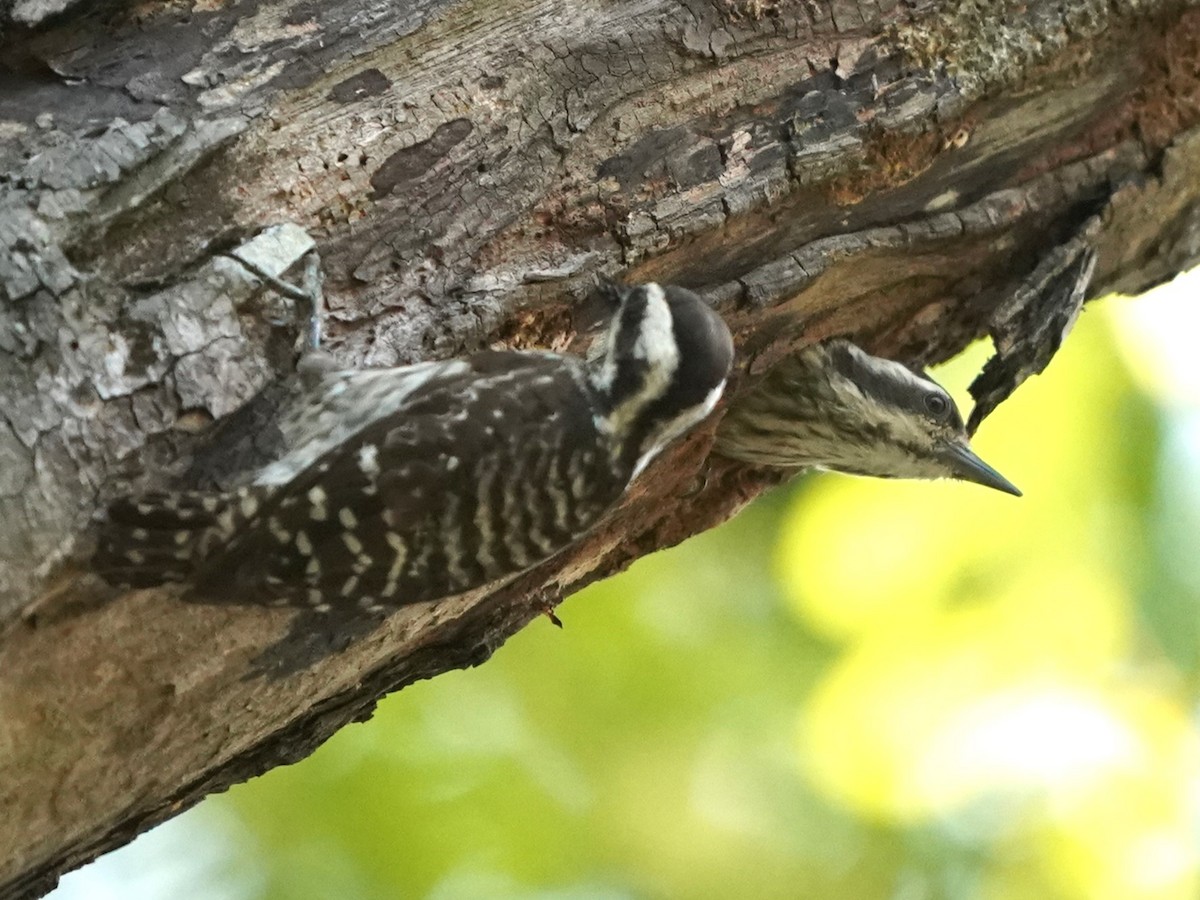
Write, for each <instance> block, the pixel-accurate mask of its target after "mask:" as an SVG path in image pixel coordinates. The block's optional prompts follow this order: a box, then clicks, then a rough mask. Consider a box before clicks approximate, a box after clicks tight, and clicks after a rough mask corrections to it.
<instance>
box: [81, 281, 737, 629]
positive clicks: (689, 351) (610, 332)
mask: <svg viewBox="0 0 1200 900" xmlns="http://www.w3.org/2000/svg"><path fill="white" fill-rule="evenodd" d="M607 290H608V291H609V293H610V294H611V296H612V300H613V301H614V302H615V311H614V312H613V314H612V316H611V319H610V321H609V323H608V327H607V330H606V332H605V334H604V335H603V337H602V339H601V340H599V341H598V342H597V344H598V350H597V351H596V352H595V353H593V354H590V355H589V356H588V357H587V358H584V357H579V356H573V355H564V354H558V353H552V352H548V351H538V350H526V351H516V350H485V351H481V352H478V353H475V354H473V355H470V356H467V357H464V358H459V359H452V360H447V361H441V362H427V363H419V364H416V365H411V366H404V367H398V368H383V369H352V370H339V371H328V372H324V373H322V374H320V375H319V376H317V377H316V379H315V381H314V383H312V384H311V386H310V387H309V389H308V393H307V394H306V396H305V397H304V399H303V401H302V402H300V403H299V404H298V405H297V406H296V408H295V411H294V412H293V413H292V414H290V415H289V416H287V417H284V420H283V421H282V423H281V426H280V427H281V431H282V433H283V434H284V435H285V438H286V441H285V445H286V446H287V448H288V449H287V450H286V452H284V453H283V454H282V455H280V456H279V458H277V459H275V460H274V461H272V462H270V463H269V464H267V465H265V466H263V467H262V468H261V469H259V470H258V471H257V472H255V473H254V475H253V477H252V478H251V479H249V483H248V484H246V485H245V486H243V487H240V488H237V489H235V490H231V491H228V492H204V491H191V492H159V493H155V494H144V495H141V496H129V497H121V498H118V499H116V500H115V501H113V502H112V503H111V504H110V505H109V507H108V510H107V515H106V517H105V519H104V521H103V523H102V525H101V529H100V536H99V540H98V545H97V551H96V554H95V556H94V560H95V568H96V571H97V572H99V573H100V574H101V575H102V576H103V577H104V578H106V579H107V580H108V581H110V582H112V583H114V584H119V585H123V586H128V587H148V586H153V585H159V584H165V583H176V582H177V583H184V584H186V585H187V586H188V592H189V593H188V595H189V596H191V597H195V598H197V599H199V600H204V601H209V602H234V603H255V604H265V605H276V606H298V607H302V608H307V609H311V610H316V611H317V612H322V613H324V612H331V611H336V610H338V609H341V608H350V607H353V608H355V609H358V610H367V611H369V612H372V613H378V612H386V611H388V610H390V609H391V608H394V607H396V606H400V605H404V604H410V603H418V602H423V601H429V600H436V599H440V598H443V597H446V596H449V595H453V594H458V593H462V592H464V591H467V590H469V589H471V588H474V587H477V586H480V585H483V584H487V583H491V582H493V581H497V580H499V579H502V578H505V577H506V576H511V575H515V574H517V573H519V572H522V571H524V570H526V569H528V568H530V567H532V566H534V565H536V564H537V563H539V562H542V561H543V560H546V559H548V558H550V557H551V556H553V555H554V554H556V553H558V552H559V551H561V550H562V549H564V548H565V547H567V546H569V545H570V544H572V543H573V542H574V541H576V540H578V539H579V538H580V537H581V536H583V535H584V534H585V533H587V532H588V531H589V530H590V529H591V528H593V527H594V526H595V525H596V524H597V523H598V522H599V521H600V520H601V519H602V518H603V517H604V516H605V514H606V513H608V512H609V511H610V510H611V509H613V508H614V507H615V506H616V505H617V504H618V503H619V501H620V500H621V497H622V495H623V494H624V492H625V490H626V488H627V487H628V485H629V484H630V483H631V482H632V481H633V479H635V478H636V477H637V476H638V475H639V474H640V473H641V472H643V471H644V470H645V468H646V466H647V465H648V464H649V463H650V461H651V460H652V459H654V457H655V456H656V455H657V454H658V453H660V452H661V451H662V450H663V449H664V448H665V447H667V446H668V445H670V444H671V443H672V442H673V441H675V440H677V439H678V438H680V437H681V436H682V435H684V434H685V433H686V432H687V431H688V430H690V429H691V428H692V427H694V426H695V425H697V424H698V423H699V422H700V421H702V420H703V419H705V418H706V417H707V416H708V415H709V414H710V413H712V411H713V409H714V407H715V406H716V404H717V401H718V400H719V398H720V396H721V394H722V391H723V390H724V388H725V384H726V381H727V379H728V376H729V372H730V368H731V366H732V361H733V355H734V348H733V340H732V337H731V335H730V332H729V328H728V327H727V326H726V324H725V322H724V321H723V320H722V318H721V317H720V315H719V314H718V313H716V312H715V311H714V310H713V309H712V308H710V307H709V306H708V305H707V304H706V303H705V301H704V300H703V299H701V298H700V297H699V296H698V295H696V294H695V293H693V292H692V291H689V290H686V289H684V288H681V287H677V286H674V285H659V284H654V283H650V284H642V285H635V286H617V285H612V286H610V287H609V288H608V289H607Z"/></svg>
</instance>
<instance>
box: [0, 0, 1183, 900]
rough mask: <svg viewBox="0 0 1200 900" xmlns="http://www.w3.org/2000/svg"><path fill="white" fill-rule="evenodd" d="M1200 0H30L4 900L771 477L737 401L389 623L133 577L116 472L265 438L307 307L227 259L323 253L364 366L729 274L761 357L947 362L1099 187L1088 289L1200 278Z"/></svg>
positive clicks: (7, 656)
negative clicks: (574, 513)
mask: <svg viewBox="0 0 1200 900" xmlns="http://www.w3.org/2000/svg"><path fill="white" fill-rule="evenodd" d="M1194 6H1195V4H1192V3H1180V2H1168V0H1058V2H1051V0H1025V2H1022V3H1019V4H1018V3H1011V4H1010V3H991V2H984V0H966V2H960V0H953V2H952V0H906V2H901V0H873V2H852V0H688V2H685V3H666V2H662V0H630V2H620V3H613V2H606V3H603V4H594V5H587V4H582V5H581V4H561V3H555V2H549V0H542V2H538V0H529V2H523V3H522V2H518V3H509V4H483V3H472V2H465V0H425V2H410V3H375V4H372V3H369V2H365V0H350V2H346V3H338V4H325V3H313V2H308V0H297V2H269V0H262V2H256V0H249V2H247V3H241V4H237V5H235V6H227V5H223V4H221V3H205V4H196V5H195V6H193V7H190V8H186V7H181V6H179V5H157V4H142V5H140V6H137V7H126V6H125V5H123V4H119V3H118V4H106V5H95V4H90V3H84V2H81V0H0V521H3V527H0V628H2V629H3V631H2V636H0V720H2V721H3V722H4V723H5V728H4V730H3V732H0V771H3V772H4V773H5V774H4V777H3V779H0V808H3V809H4V810H5V813H6V814H5V816H4V817H3V820H2V821H0V847H3V848H4V849H5V851H6V852H5V853H3V854H2V855H0V897H25V896H34V895H37V894H39V893H40V892H42V891H44V890H46V889H47V888H49V887H50V886H51V885H53V884H54V882H55V881H56V879H57V877H58V875H59V874H61V873H62V872H63V871H65V870H67V869H70V868H72V867H74V866H77V865H79V864H81V863H82V862H85V861H86V860H88V859H90V858H92V857H94V856H95V855H97V854H98V853H102V852H104V851H105V850H108V849H111V848H112V847H115V846H118V845H119V844H121V843H123V842H125V841H126V840H128V839H129V838H131V837H132V836H133V835H135V834H136V833H138V832H139V831H141V830H144V829H145V828H147V827H149V826H150V825H152V824H154V823H156V822H158V821H161V820H163V819H165V818H167V817H169V816H171V815H173V814H175V813H176V812H178V811H180V810H181V809H183V808H186V807H187V806H189V805H191V804H192V803H195V802H196V801H197V800H199V799H200V798H201V797H203V796H204V795H205V794H207V793H209V792H211V791H215V790H222V789H224V788H225V787H227V786H228V785H230V784H232V783H235V782H238V781H242V780H244V779H246V778H248V777H250V776H252V775H254V774H257V773H259V772H262V771H264V770H266V769H268V768H270V767H272V766H274V765H278V764H281V763H286V762H291V761H294V760H296V759H299V758H302V757H303V756H305V755H306V754H308V753H309V752H311V751H312V749H313V748H315V747H316V746H317V745H318V744H320V743H321V742H322V741H323V740H325V739H326V738H327V737H328V736H329V735H330V734H331V733H333V731H335V730H336V729H337V728H339V727H340V726H341V725H343V724H345V723H346V722H349V721H352V720H355V719H361V718H364V717H367V716H369V715H370V713H371V710H372V708H373V705H374V703H375V701H376V699H377V698H378V697H380V696H382V695H383V694H385V693H387V692H388V691H391V690H395V689H397V688H399V687H401V686H403V685H405V684H407V683H410V682H412V681H413V680H416V679H419V678H425V677H430V676H432V675H436V674H438V673H439V672H442V671H446V670H447V669H450V668H454V667H459V666H466V665H474V664H478V663H479V662H481V661H483V660H485V659H486V658H487V657H488V656H489V655H490V653H491V652H492V651H493V650H494V649H495V648H496V647H497V646H498V645H499V644H500V643H501V642H503V640H504V639H505V638H506V637H507V636H509V635H511V634H512V633H513V632H514V631H516V630H517V629H518V628H520V627H521V626H522V625H524V624H526V623H527V622H528V621H530V620H531V619H532V618H533V617H535V616H537V615H538V614H539V613H540V612H542V611H543V610H545V609H547V608H549V607H550V606H552V605H553V604H555V603H557V602H558V600H559V599H560V598H561V597H562V596H563V594H564V593H566V592H569V591H572V590H575V589H577V588H579V587H581V586H583V585H584V584H586V583H587V582H589V581H591V580H593V579H595V578H598V577H602V576H604V575H607V574H609V573H611V572H614V571H617V570H619V569H621V568H623V567H625V566H626V565H628V564H629V563H630V562H632V561H633V560H634V559H636V558H637V557H638V556H640V555H642V554H644V553H647V552H650V551H652V550H654V549H657V548H659V547H663V546H668V545H670V544H673V543H676V542H678V541H680V540H683V539H684V538H686V537H687V536H689V535H691V534H694V533H696V532H697V531H700V530H703V529H704V528H707V527H710V526H712V525H714V524H716V523H718V522H720V521H722V520H724V519H725V518H727V517H728V516H730V515H732V514H733V513H734V512H736V511H737V510H738V509H739V508H741V506H742V505H744V504H745V503H746V502H748V501H749V500H750V499H751V498H752V497H754V496H755V495H756V494H757V493H759V492H760V491H762V490H763V489H764V488H766V487H767V486H769V484H771V483H774V481H775V480H776V479H777V477H778V476H774V475H770V474H764V473H760V472H754V471H751V470H747V469H743V468H740V467H738V466H735V465H733V464H730V463H728V462H726V461H723V460H721V459H719V458H716V457H713V458H709V457H708V452H707V451H708V447H709V445H710V443H711V432H712V428H713V423H709V424H708V425H707V426H706V428H705V429H702V431H701V432H700V433H698V434H695V435H693V436H692V437H690V438H689V439H688V440H686V441H685V442H683V444H682V445H681V446H679V447H678V448H676V449H675V450H674V451H673V452H671V453H669V454H667V457H666V458H665V459H662V460H660V461H659V462H658V463H657V464H656V465H655V466H653V467H652V469H651V471H650V472H649V473H647V474H646V475H645V476H644V477H643V478H641V479H639V481H638V482H637V484H635V485H634V486H633V488H632V490H631V491H630V493H629V496H628V497H627V499H626V502H625V503H624V504H623V505H622V507H621V509H620V510H618V511H617V512H616V513H614V514H613V515H612V516H611V518H610V519H609V520H608V521H607V522H606V523H605V524H604V525H603V526H602V527H601V528H600V529H598V530H597V531H596V532H594V533H593V534H591V535H590V536H589V537H588V538H587V539H585V540H584V541H582V542H580V544H579V545H578V546H576V547H573V548H571V549H570V550H569V551H567V552H565V553H563V554H562V555H560V556H559V557H558V558H556V559H554V560H552V561H550V562H548V563H546V564H544V565H542V566H539V567H538V568H537V569H535V570H533V571H531V572H528V573H525V574H523V575H522V576H520V577H519V578H517V579H516V580H514V581H513V582H511V583H509V584H507V585H504V586H501V587H499V588H494V589H490V590H489V589H483V590H480V591H476V592H474V593H473V594H471V595H467V596H463V597H458V598H452V599H449V600H446V601H443V602H440V603H437V604H433V605H427V606H420V607H413V608H407V609H404V610H402V611H400V612H398V613H396V614H395V615H393V616H392V617H391V618H390V619H389V620H388V622H387V623H386V625H385V626H383V627H382V628H380V629H377V630H374V631H369V632H366V631H365V629H364V630H363V631H364V632H365V633H360V632H358V631H355V629H354V628H349V629H343V630H341V631H339V632H338V633H331V632H330V631H329V630H328V629H327V628H320V627H316V626H313V627H308V626H305V627H300V628H298V627H296V621H295V620H294V619H293V618H292V616H293V613H290V612H287V611H280V610H267V609H254V608H229V607H222V608H218V607H207V606H195V605H188V604H184V603H180V602H178V600H177V597H176V595H175V594H174V593H173V592H172V591H171V590H167V589H164V590H157V591H142V592H136V593H127V594H124V595H118V594H117V593H116V592H114V591H113V590H111V589H109V588H107V587H105V586H104V585H103V584H102V583H101V582H100V581H99V580H98V579H96V578H95V577H94V576H93V575H91V574H90V573H88V571H87V565H86V560H87V550H88V544H89V539H90V533H91V523H92V519H93V516H94V514H95V511H96V510H97V509H99V508H101V507H102V506H103V504H104V502H105V500H106V499H107V498H109V497H112V496H114V495H117V494H120V493H123V492H126V491H129V490H134V489H141V488H146V487H161V486H163V485H165V484H177V485H194V486H202V485H211V484H221V483H223V482H225V481H228V480H236V478H237V477H238V475H239V473H242V472H244V471H246V470H247V469H248V468H249V467H251V466H253V465H255V464H256V463H257V462H261V461H262V460H263V459H264V458H269V457H270V454H271V453H272V452H274V451H275V450H277V447H275V446H273V444H272V430H271V427H270V424H271V421H272V416H273V414H274V413H273V411H274V410H276V409H277V408H278V406H279V405H280V404H281V403H284V402H286V399H287V396H288V391H289V390H290V388H289V385H290V384H291V383H292V382H291V381H290V380H289V374H290V372H291V369H292V366H293V364H294V353H293V349H294V343H295V340H296V337H297V333H298V328H299V326H300V323H299V322H298V321H296V318H297V317H296V316H295V315H294V314H291V312H290V311H289V310H288V309H287V308H286V306H281V305H280V303H279V301H278V299H277V298H273V297H269V296H266V295H264V294H263V293H262V292H260V291H259V290H257V287H256V284H255V281H254V279H253V278H251V277H249V276H248V275H247V274H246V272H245V271H244V270H242V269H241V268H240V267H238V266H237V265H236V264H234V263H232V262H231V261H229V260H228V259H226V258H225V257H224V256H222V254H223V253H224V252H227V251H229V250H232V249H233V248H235V247H238V246H242V247H243V248H246V247H248V248H249V249H250V251H251V252H254V253H257V254H260V255H259V256H258V257H256V259H257V260H258V261H259V264H260V265H263V266H264V268H267V269H268V270H269V271H271V272H282V271H283V270H284V269H285V268H286V267H287V266H288V265H289V264H290V263H291V262H292V261H294V260H296V259H298V258H299V257H300V256H301V255H302V254H303V253H304V252H305V250H306V249H307V248H308V246H310V242H314V243H315V245H316V246H317V247H318V248H319V249H320V251H321V254H322V257H323V259H324V263H325V268H326V275H327V280H326V286H325V289H326V295H327V298H328V300H329V305H330V319H331V321H330V322H329V323H328V330H329V346H330V347H331V349H332V350H333V352H335V353H336V354H337V356H338V357H339V359H340V360H341V361H343V362H344V363H346V364H347V365H353V364H365V365H385V364H397V363H404V362H412V361H417V360H424V359H435V358H445V357H449V356H453V355H456V354H459V353H462V352H465V351H469V350H474V349H478V348H480V347H482V346H486V345H504V346H513V347H535V346H536V347H552V348H557V349H564V348H573V349H578V348H581V347H583V346H584V345H585V344H586V343H587V341H588V339H589V331H588V325H589V324H590V318H589V306H588V303H587V302H586V299H587V296H588V294H589V291H590V287H591V285H592V284H593V283H594V279H595V278H596V277H597V276H598V275H608V276H616V277H621V278H623V279H625V280H628V281H635V282H636V281H647V280H660V281H668V282H675V283H679V284H683V285H686V286H689V287H692V288H694V289H697V290H699V291H701V292H703V293H704V294H705V295H706V296H708V297H709V298H711V299H712V300H713V302H714V303H715V304H716V305H717V307H718V308H719V309H720V310H721V312H722V313H723V314H724V315H725V316H726V318H727V320H728V321H729V322H730V324H731V327H732V328H733V329H734V330H735V333H736V335H737V339H738V347H739V367H740V379H739V380H740V382H741V385H742V386H743V387H744V385H745V384H746V383H747V382H749V381H752V380H753V379H754V378H755V377H756V376H757V375H758V374H759V373H761V372H762V371H765V370H766V369H767V368H769V367H770V365H771V364H772V363H773V362H774V361H775V360H777V359H779V358H780V357H781V356H783V355H784V354H786V353H787V352H789V351H790V350H792V349H794V348H795V347H797V346H800V345H802V344H804V343H807V342H809V341H812V340H816V339H819V338H822V337H826V336H830V335H835V334H846V335H851V336H853V337H854V338H855V339H856V340H858V341H859V342H860V343H862V344H864V345H865V346H867V347H868V348H870V349H872V350H873V351H875V352H879V353H883V354H887V355H893V356H897V357H900V358H904V359H910V360H912V361H915V362H921V363H929V362H933V361H937V360H940V359H944V358H946V357H947V356H949V355H951V354H953V353H955V352H957V351H958V350H959V349H961V348H962V347H963V346H964V345H965V344H966V343H967V342H968V341H970V340H971V339H973V338H975V337H977V336H979V335H981V334H984V333H986V332H987V331H988V330H989V329H990V328H1000V327H1001V326H1003V325H1004V323H1005V322H1010V319H1008V318H1005V317H1004V316H1000V317H999V318H997V316H998V315H999V314H998V312H997V311H998V310H1000V309H1001V308H1002V305H1003V304H1004V302H1005V300H1006V299H1007V298H1008V297H1009V296H1010V295H1011V294H1013V293H1014V292H1015V291H1017V289H1018V286H1019V285H1021V284H1023V283H1025V282H1026V281H1027V280H1028V279H1029V277H1030V276H1031V275H1033V274H1035V273H1036V272H1038V271H1043V270H1044V269H1045V267H1043V269H1039V265H1040V264H1041V263H1042V261H1043V257H1044V255H1045V254H1046V252H1047V251H1048V250H1049V249H1050V248H1054V247H1058V246H1061V245H1063V244H1064V242H1069V241H1070V240H1072V239H1073V236H1075V235H1077V234H1078V233H1079V232H1080V229H1081V228H1082V227H1083V225H1084V223H1085V222H1089V221H1090V220H1092V219H1093V217H1095V220H1096V223H1097V224H1096V225H1095V227H1094V237H1090V238H1089V240H1090V242H1091V244H1090V249H1091V250H1093V251H1094V252H1095V254H1096V260H1097V261H1096V269H1095V275H1094V279H1093V281H1092V287H1091V292H1090V293H1091V294H1092V295H1098V294H1101V293H1105V292H1108V291H1111V290H1121V291H1127V292H1135V291H1141V290H1144V289H1146V288H1147V287H1150V286H1152V285H1154V284H1156V283H1159V282H1161V281H1163V280H1165V279H1167V278H1169V277H1170V276H1172V275H1173V274H1175V273H1176V272H1178V271H1181V270H1182V269H1184V268H1187V267H1189V266H1191V265H1193V264H1195V262H1196V260H1197V258H1198V257H1200V128H1197V125H1198V124H1200V62H1198V60H1200V11H1197V10H1196V9H1195V8H1194ZM271 226H275V227H271ZM1088 233H1089V235H1091V234H1092V233H1093V232H1092V231H1089V232H1088ZM1010 309H1011V307H1010ZM1005 315H1007V314H1005ZM1002 320H1003V321H1002ZM1005 327H1007V326H1005ZM731 394H732V396H731V399H730V402H736V390H734V391H732V392H731ZM268 651H269V652H268ZM298 660H300V661H303V665H302V666H298V665H297V664H296V663H297V661H298ZM264 662H265V663H266V664H265V665H264ZM296 669H298V671H294V673H293V674H289V675H283V674H281V673H282V672H284V671H288V670H296Z"/></svg>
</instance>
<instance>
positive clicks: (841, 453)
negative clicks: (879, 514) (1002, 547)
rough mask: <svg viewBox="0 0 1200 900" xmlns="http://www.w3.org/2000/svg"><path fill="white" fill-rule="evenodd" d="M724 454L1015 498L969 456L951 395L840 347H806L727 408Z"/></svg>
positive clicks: (909, 372) (841, 343) (898, 367)
mask: <svg viewBox="0 0 1200 900" xmlns="http://www.w3.org/2000/svg"><path fill="white" fill-rule="evenodd" d="M715 449H716V451H717V452H718V453H720V454H722V455H723V456H727V457H730V458H732V459H737V460H741V461H743V462H748V463H752V464H754V465H760V466H773V467H788V468H794V467H815V468H823V469H832V470H835V471H839V472H849V473H852V474H856V475H872V476H875V477H879V478H954V479H959V480H962V481H972V482H975V483H976V484H982V485H984V486H986V487H990V488H995V489H996V490H1000V491H1004V492H1005V493H1009V494H1015V495H1017V496H1020V493H1021V492H1020V491H1019V490H1017V488H1016V487H1015V486H1014V485H1013V484H1012V482H1010V481H1009V480H1008V479H1007V478H1005V477H1004V476H1003V475H1001V474H1000V473H999V472H997V471H996V470H995V469H993V468H992V467H991V466H989V465H988V464H987V463H985V462H984V461H983V460H982V459H980V458H979V457H978V456H977V455H976V454H975V452H974V451H973V450H972V449H971V446H970V443H969V440H968V436H967V431H966V427H965V426H964V424H963V419H962V416H961V415H960V414H959V411H958V407H957V406H956V405H955V403H954V400H953V399H952V398H951V397H950V395H949V394H948V393H947V392H946V391H945V389H944V388H942V386H941V385H939V384H938V383H937V382H935V381H934V380H933V379H932V378H930V377H929V376H928V375H926V374H925V373H924V372H919V371H914V370H913V369H910V368H908V367H907V366H904V365H902V364H900V363H898V362H893V361H892V360H887V359H880V358H879V357H875V356H871V355H870V354H868V353H866V352H865V351H863V350H862V349H861V348H859V347H857V346H856V345H854V344H852V343H850V342H849V341H845V340H830V341H825V342H823V343H820V344H814V345H812V346H809V347H805V348H804V349H803V350H801V351H800V352H798V353H796V354H794V355H792V356H790V357H788V358H787V359H785V360H783V361H782V362H781V363H779V364H778V365H777V366H776V367H775V368H774V369H772V370H771V371H770V372H769V373H768V374H767V375H766V376H764V378H763V379H762V381H760V382H759V383H758V384H757V385H755V386H754V387H753V388H752V389H751V390H750V391H749V392H748V393H747V394H745V395H744V396H742V397H739V398H738V399H737V400H736V401H735V402H734V403H733V404H732V406H731V407H730V410H729V412H728V414H727V415H726V416H725V419H724V420H723V421H722V423H721V426H720V428H719V430H718V432H717V440H716V445H715Z"/></svg>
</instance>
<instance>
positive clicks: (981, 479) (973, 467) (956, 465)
mask: <svg viewBox="0 0 1200 900" xmlns="http://www.w3.org/2000/svg"><path fill="white" fill-rule="evenodd" d="M946 461H947V462H948V463H949V464H950V468H951V469H953V470H954V477H955V478H960V479H962V480H963V481H973V482H975V483H976V484H982V485H983V486H984V487H990V488H995V489H996V490H998V491H1004V493H1006V494H1012V495H1013V496H1014V497H1020V496H1021V491H1020V490H1019V489H1018V488H1017V486H1016V485H1015V484H1013V483H1012V482H1011V481H1009V480H1008V479H1007V478H1005V477H1004V476H1003V475H1001V474H1000V473H999V472H997V471H996V470H995V469H993V468H992V467H991V466H989V465H988V464H987V463H985V462H984V461H983V460H982V459H980V458H979V457H978V456H976V455H975V451H973V450H972V449H971V448H970V447H968V446H967V445H966V444H958V443H955V444H951V445H950V447H949V449H948V452H947V454H946Z"/></svg>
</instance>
